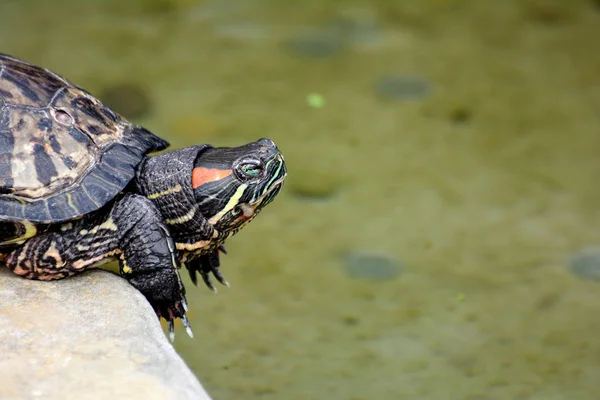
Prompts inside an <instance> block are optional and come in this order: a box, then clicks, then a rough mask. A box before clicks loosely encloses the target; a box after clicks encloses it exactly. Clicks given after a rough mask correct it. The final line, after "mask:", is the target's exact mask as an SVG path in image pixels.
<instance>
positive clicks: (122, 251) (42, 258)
mask: <svg viewBox="0 0 600 400" xmlns="http://www.w3.org/2000/svg"><path fill="white" fill-rule="evenodd" d="M110 258H117V259H118V260H119V263H120V267H121V268H120V273H121V275H122V276H123V277H124V278H125V279H127V280H128V281H129V282H130V283H131V284H132V285H133V286H134V287H135V288H136V289H138V290H139V291H140V292H141V293H142V294H143V295H144V296H145V297H146V299H148V301H149V303H150V304H151V305H152V307H153V308H154V310H155V312H156V313H157V315H158V316H159V318H160V317H162V318H164V319H166V320H167V322H168V324H169V333H170V336H171V338H173V337H174V325H173V321H174V320H175V319H176V318H180V319H181V321H182V322H183V324H184V326H185V328H186V331H187V333H188V334H189V335H190V336H193V334H192V331H191V327H190V324H189V321H188V319H187V317H186V311H187V304H186V300H185V288H184V286H183V283H182V282H181V279H180V277H179V272H178V263H177V260H176V256H175V243H174V242H173V240H172V239H171V237H170V236H169V231H168V230H167V227H166V225H165V223H164V222H163V220H162V216H161V214H160V212H159V211H158V209H157V208H156V206H155V205H154V204H153V203H152V202H151V201H150V200H148V199H147V198H146V197H144V196H140V195H136V194H127V195H125V196H123V197H122V198H121V199H119V200H117V201H116V202H115V204H114V205H113V207H112V208H111V209H110V211H109V212H107V213H106V214H97V215H96V216H90V217H87V218H84V219H83V220H80V221H78V222H77V223H73V224H72V226H68V225H65V226H64V228H63V229H61V230H60V231H56V232H46V233H41V234H39V235H37V236H35V237H33V238H31V239H30V240H28V241H27V242H26V243H25V244H24V245H23V246H21V247H19V248H17V249H15V250H14V251H13V252H12V253H10V254H9V255H8V257H7V259H6V265H7V266H8V267H9V268H10V269H11V270H13V271H14V272H15V273H17V274H19V275H22V276H24V277H26V278H29V279H37V280H52V279H61V278H65V277H67V276H70V275H73V274H76V273H78V272H81V271H83V270H85V269H88V268H91V267H94V266H96V265H98V264H99V263H101V262H103V261H106V260H107V259H110Z"/></svg>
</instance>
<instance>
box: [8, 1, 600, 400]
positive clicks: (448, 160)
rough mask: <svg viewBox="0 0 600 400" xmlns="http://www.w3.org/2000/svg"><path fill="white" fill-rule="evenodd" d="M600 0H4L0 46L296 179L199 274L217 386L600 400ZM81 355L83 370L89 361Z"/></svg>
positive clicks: (249, 392) (194, 350) (194, 342)
mask: <svg viewBox="0 0 600 400" xmlns="http://www.w3.org/2000/svg"><path fill="white" fill-rule="evenodd" d="M599 39H600V2H599V1H598V0H572V1H569V2H567V1H562V0H505V1H496V2H492V1H478V0H422V1H413V0H396V1H393V0H352V1H351V0H346V1H343V0H337V1H334V0H329V1H327V0H302V1H300V0H298V1H294V2H292V1H275V0H205V1H201V0H145V1H144V0H135V1H134V0H130V1H117V0H105V1H100V0H96V1H94V0H87V1H81V0H63V1H62V2H50V1H42V0H19V1H10V0H2V2H0V51H1V52H4V53H10V54H13V55H15V56H18V57H20V58H24V59H27V60H29V61H31V62H34V63H36V64H40V65H43V66H45V67H48V68H51V69H53V70H55V71H57V72H58V73H60V74H61V75H64V76H66V77H68V78H69V79H70V80H72V81H74V82H75V83H77V84H78V85H80V86H82V87H84V88H86V89H88V90H89V91H91V92H92V93H93V94H95V95H96V96H97V97H99V98H101V99H102V100H104V101H105V102H107V103H108V104H109V105H111V106H113V107H114V108H115V109H116V110H117V111H119V112H120V113H122V114H124V115H125V116H127V117H129V118H130V119H132V120H133V121H135V122H136V123H140V124H143V125H144V126H146V127H147V128H149V129H150V130H152V131H154V132H155V133H157V134H159V135H161V136H164V137H165V138H167V139H168V140H170V141H171V143H172V146H174V147H182V146H186V145H191V144H197V143H204V142H208V143H212V144H213V145H217V146H228V145H239V144H241V143H245V142H248V141H251V140H255V139H257V138H259V137H263V136H266V137H269V138H271V139H273V140H274V141H275V142H276V143H277V144H278V145H279V147H280V148H281V149H282V151H283V152H284V154H285V156H286V160H287V162H288V168H289V178H288V181H287V183H286V185H285V187H284V190H283V191H282V193H281V194H280V195H279V198H278V199H277V201H275V202H274V203H273V205H271V206H269V207H268V209H267V210H266V211H265V212H263V213H262V214H261V216H260V217H259V218H258V219H257V220H256V221H255V222H253V223H252V224H250V226H248V227H247V228H245V229H244V230H243V231H242V232H241V233H240V234H239V235H238V236H236V237H234V238H233V239H231V240H229V243H228V250H229V255H227V256H226V257H225V258H224V259H223V273H224V275H225V277H226V278H227V279H228V281H229V282H230V283H231V286H232V287H231V288H230V289H226V288H223V289H221V290H220V291H219V294H218V296H214V295H213V294H212V293H210V292H209V291H208V290H206V289H205V288H202V287H199V288H194V287H193V286H192V285H191V283H190V281H189V279H188V278H187V277H184V278H185V282H186V284H187V286H188V292H189V295H188V298H189V301H190V303H191V304H190V309H191V311H190V317H191V322H192V324H193V326H194V332H195V334H196V338H195V339H189V338H187V337H186V336H185V335H184V333H183V330H182V329H181V327H179V328H178V331H177V340H176V344H175V345H176V348H177V350H178V351H179V352H180V354H181V355H182V356H183V357H184V358H185V360H186V361H187V363H188V364H189V365H190V366H191V368H192V369H193V370H194V372H195V373H196V374H197V375H198V377H199V378H200V379H201V380H202V382H203V384H204V385H205V386H206V388H207V390H208V391H209V392H210V393H211V394H212V396H213V397H214V398H215V399H220V400H225V399H289V400H294V399H348V400H363V399H468V400H480V399H597V398H600V383H599V382H600V381H599V379H598V378H599V377H600V336H599V334H598V332H599V331H600V318H599V315H600V285H599V282H600V212H599V209H600V190H599V189H598V183H597V182H598V181H597V180H596V179H597V176H598V171H599V170H600V157H598V149H599V148H600V147H599V146H600V40H599ZM82 373H85V371H82Z"/></svg>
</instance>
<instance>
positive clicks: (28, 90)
mask: <svg viewBox="0 0 600 400" xmlns="http://www.w3.org/2000/svg"><path fill="white" fill-rule="evenodd" d="M2 78H3V79H6V80H7V81H10V82H12V83H14V85H15V86H16V87H17V88H19V91H20V92H21V94H22V95H24V96H25V97H27V98H28V99H29V100H31V102H33V103H36V104H39V103H40V97H39V96H38V94H37V92H36V91H35V90H34V89H33V88H32V87H31V83H30V82H31V81H30V79H28V77H27V75H22V74H17V73H15V72H14V69H13V70H5V71H4V73H3V74H2Z"/></svg>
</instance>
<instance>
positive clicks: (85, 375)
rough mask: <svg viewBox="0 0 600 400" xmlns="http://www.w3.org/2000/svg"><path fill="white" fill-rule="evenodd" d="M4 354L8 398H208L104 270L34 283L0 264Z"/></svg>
mask: <svg viewBox="0 0 600 400" xmlns="http://www.w3.org/2000/svg"><path fill="white" fill-rule="evenodd" d="M182 333H183V334H185V332H184V331H183V330H181V331H180V332H177V334H179V335H181V334H182ZM0 355H1V357H0V399H2V400H12V399H15V400H21V399H44V400H54V399H61V400H63V399H86V400H88V399H89V400H95V399H103V400H104V399H115V400H116V399H133V400H136V399H144V400H154V399H178V400H185V399H194V400H207V399H208V400H210V397H209V396H208V394H206V392H205V391H204V389H203V388H202V386H201V384H200V383H199V382H198V380H197V379H196V377H195V376H194V374H193V373H192V372H191V370H190V369H189V368H188V367H187V366H186V364H185V363H184V361H183V360H182V359H181V358H180V357H179V355H178V354H177V353H176V352H175V350H174V348H173V347H172V345H171V344H170V343H169V341H168V340H167V338H166V336H165V335H164V333H163V331H162V328H161V326H160V324H159V323H158V320H157V318H156V314H155V313H154V311H153V310H152V308H151V307H150V305H149V304H148V302H147V301H146V299H145V298H144V297H143V296H142V295H141V294H140V293H139V292H138V291H137V290H135V289H134V288H133V287H131V286H130V285H129V284H128V283H127V282H126V281H125V280H123V279H122V278H120V277H118V276H116V275H113V274H111V273H109V272H106V271H101V270H95V271H90V272H86V273H84V274H82V275H79V276H75V277H72V278H68V279H64V280H61V281H54V282H36V281H29V280H26V279H23V278H21V277H18V276H15V275H13V274H12V273H11V272H10V271H8V270H5V269H3V267H0Z"/></svg>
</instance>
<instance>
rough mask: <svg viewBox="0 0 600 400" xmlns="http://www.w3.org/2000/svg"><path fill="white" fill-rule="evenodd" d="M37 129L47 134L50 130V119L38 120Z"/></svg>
mask: <svg viewBox="0 0 600 400" xmlns="http://www.w3.org/2000/svg"><path fill="white" fill-rule="evenodd" d="M38 128H39V129H40V130H42V131H46V132H49V131H51V130H52V120H51V119H50V118H46V117H44V118H40V121H39V122H38Z"/></svg>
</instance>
